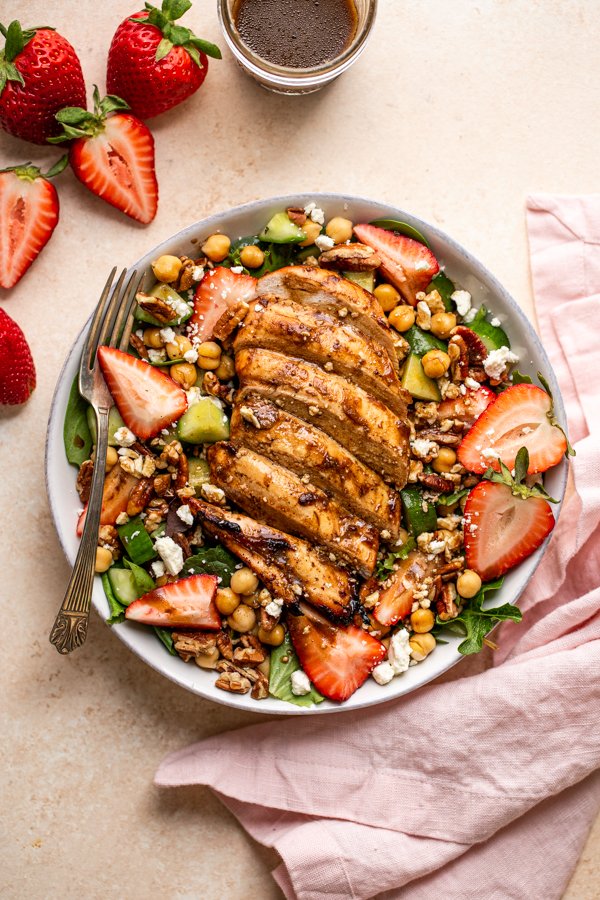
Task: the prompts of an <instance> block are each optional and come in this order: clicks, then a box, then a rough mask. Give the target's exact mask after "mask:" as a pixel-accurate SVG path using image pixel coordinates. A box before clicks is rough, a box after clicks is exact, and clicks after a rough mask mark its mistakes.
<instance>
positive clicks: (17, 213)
mask: <svg viewBox="0 0 600 900" xmlns="http://www.w3.org/2000/svg"><path fill="white" fill-rule="evenodd" d="M67 162H68V159H67V157H66V156H63V157H62V159H60V160H59V161H58V162H57V163H56V165H55V166H53V167H52V168H51V169H50V171H49V172H46V174H45V175H42V173H41V171H40V170H39V169H38V168H37V166H32V165H29V164H27V163H26V164H25V165H23V166H13V167H11V168H9V169H2V171H0V286H2V287H3V288H11V287H13V286H14V285H15V284H16V283H17V281H19V280H20V279H21V278H22V277H23V275H24V274H25V272H26V271H27V269H28V268H29V266H30V265H31V263H32V262H33V261H34V259H35V258H36V257H37V256H38V254H39V253H41V251H42V250H43V249H44V247H45V246H46V244H47V243H48V241H49V240H50V238H51V237H52V232H53V231H54V229H55V227H56V223H57V222H58V194H57V193H56V188H55V187H54V185H53V184H51V183H50V182H49V181H48V179H49V178H53V177H54V176H55V175H58V174H59V173H60V172H62V170H63V169H64V168H65V166H66V165H67Z"/></svg>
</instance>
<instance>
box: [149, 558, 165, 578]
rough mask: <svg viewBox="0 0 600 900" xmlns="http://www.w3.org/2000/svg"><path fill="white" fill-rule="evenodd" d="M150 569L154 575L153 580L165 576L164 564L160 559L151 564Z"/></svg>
mask: <svg viewBox="0 0 600 900" xmlns="http://www.w3.org/2000/svg"><path fill="white" fill-rule="evenodd" d="M150 568H151V569H152V574H153V575H154V577H155V578H162V577H163V575H164V574H165V572H166V571H167V570H166V569H165V564H164V562H163V561H162V559H157V560H155V561H154V562H153V563H152V565H151V566H150Z"/></svg>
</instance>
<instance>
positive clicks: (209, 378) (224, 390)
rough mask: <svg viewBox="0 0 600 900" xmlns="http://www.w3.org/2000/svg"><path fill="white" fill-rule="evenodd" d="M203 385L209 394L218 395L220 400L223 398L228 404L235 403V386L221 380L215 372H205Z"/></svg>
mask: <svg viewBox="0 0 600 900" xmlns="http://www.w3.org/2000/svg"><path fill="white" fill-rule="evenodd" d="M202 386H203V387H204V390H205V391H206V393H207V394H211V395H212V396H213V397H218V398H219V400H222V401H223V403H227V405H228V406H231V404H232V403H233V395H234V390H233V388H232V387H228V386H227V385H226V384H223V383H222V382H220V381H219V379H218V378H217V376H216V375H215V373H214V372H205V373H204V378H203V380H202Z"/></svg>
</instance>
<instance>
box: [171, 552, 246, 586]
mask: <svg viewBox="0 0 600 900" xmlns="http://www.w3.org/2000/svg"><path fill="white" fill-rule="evenodd" d="M238 565H239V561H238V560H237V559H236V557H235V556H233V555H232V554H231V553H230V552H229V550H226V549H225V547H221V546H220V545H219V546H217V547H209V548H205V547H202V549H201V550H199V551H198V553H195V554H194V555H193V556H190V557H189V558H188V559H186V561H185V565H184V567H183V570H182V573H181V574H182V575H200V574H203V573H206V574H207V575H216V576H217V578H220V579H221V580H220V582H219V587H229V582H230V581H231V576H232V575H233V573H234V572H235V570H236V567H237V566H238Z"/></svg>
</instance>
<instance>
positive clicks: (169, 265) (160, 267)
mask: <svg viewBox="0 0 600 900" xmlns="http://www.w3.org/2000/svg"><path fill="white" fill-rule="evenodd" d="M182 265H183V263H182V262H181V260H180V259H179V257H177V256H169V255H165V256H159V257H158V259H156V260H154V262H153V263H152V271H153V272H154V274H155V276H156V277H157V278H158V280H159V281H163V282H167V284H168V283H169V282H170V281H177V279H178V278H179V273H180V272H181V267H182Z"/></svg>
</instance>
